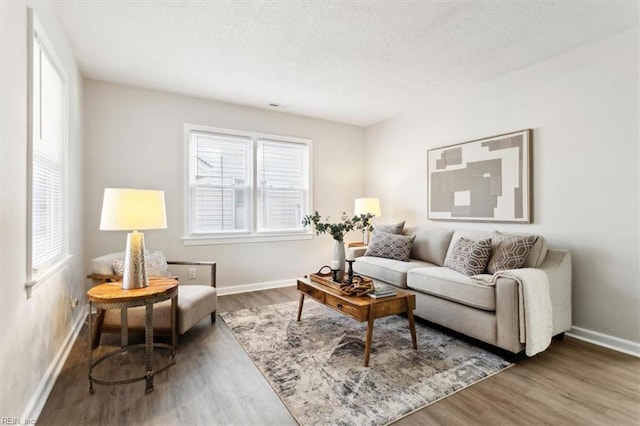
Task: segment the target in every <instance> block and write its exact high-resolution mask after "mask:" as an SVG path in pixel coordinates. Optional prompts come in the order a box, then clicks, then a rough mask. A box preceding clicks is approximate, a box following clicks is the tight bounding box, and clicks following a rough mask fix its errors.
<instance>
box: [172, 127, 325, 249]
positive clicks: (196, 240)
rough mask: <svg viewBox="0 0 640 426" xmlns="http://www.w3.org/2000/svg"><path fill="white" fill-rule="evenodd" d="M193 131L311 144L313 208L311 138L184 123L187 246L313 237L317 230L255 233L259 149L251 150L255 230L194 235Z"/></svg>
mask: <svg viewBox="0 0 640 426" xmlns="http://www.w3.org/2000/svg"><path fill="white" fill-rule="evenodd" d="M192 131H196V132H198V131H200V132H206V133H221V134H226V135H231V136H244V137H249V138H251V139H252V143H253V144H254V145H255V143H256V141H257V140H258V139H271V140H276V141H282V142H294V143H302V144H305V145H307V147H308V149H309V164H308V176H307V179H308V195H307V205H308V208H307V211H308V212H312V211H313V141H312V140H311V139H304V138H296V137H291V136H282V135H272V134H266V133H259V132H251V131H241V130H234V129H226V128H222V127H210V126H203V125H200V124H192V123H185V124H184V159H185V160H184V177H183V180H184V187H183V188H184V194H183V195H184V197H183V203H184V209H183V211H184V224H183V229H184V236H183V238H182V241H183V244H184V245H185V246H193V245H216V244H235V243H257V242H272V241H296V240H310V239H312V238H313V233H312V231H311V230H310V229H307V230H305V231H302V232H298V231H294V232H291V231H289V232H282V231H274V232H260V233H259V234H258V233H254V232H255V230H256V224H257V220H258V218H257V210H256V208H255V206H256V205H257V202H258V200H257V197H258V191H257V190H256V188H257V185H256V179H257V164H256V162H255V160H254V158H253V157H254V156H255V152H254V151H255V149H252V150H251V179H252V185H251V186H252V188H253V190H252V191H251V217H250V219H251V229H252V230H253V231H252V232H239V233H233V234H229V235H223V233H220V234H215V235H213V234H211V235H202V236H199V235H191V234H190V228H191V195H190V193H191V187H190V183H189V178H190V176H189V172H190V167H191V164H190V162H191V161H192V159H191V155H190V153H191V152H190V143H191V132H192Z"/></svg>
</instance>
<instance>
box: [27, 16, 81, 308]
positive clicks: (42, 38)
mask: <svg viewBox="0 0 640 426" xmlns="http://www.w3.org/2000/svg"><path fill="white" fill-rule="evenodd" d="M27 10H28V28H27V31H28V34H27V35H28V42H27V55H28V65H29V66H28V67H27V68H28V71H27V83H28V84H27V87H28V89H27V102H28V104H27V141H28V142H27V262H26V263H27V265H26V266H27V270H26V278H27V279H26V282H25V289H26V292H27V298H29V297H31V292H32V291H33V290H34V289H36V288H37V287H39V285H40V284H41V283H43V282H46V281H47V279H48V278H50V277H51V276H52V275H54V274H55V273H57V272H58V271H60V270H61V269H62V268H63V267H64V266H65V265H67V264H68V263H69V262H70V261H71V259H72V257H73V256H71V255H70V254H69V219H68V218H69V214H68V212H69V206H68V198H69V149H68V137H69V84H68V82H69V79H68V76H67V72H66V70H65V68H64V67H63V66H62V61H61V60H60V59H59V57H58V56H57V54H56V51H55V49H54V48H53V44H52V43H51V41H50V40H49V38H48V37H47V34H46V32H45V31H44V28H43V27H42V25H41V24H40V22H39V21H38V19H37V17H36V15H35V12H34V11H33V9H32V8H28V9H27ZM36 37H37V38H38V40H39V42H40V44H41V46H42V48H43V49H44V50H45V52H46V54H47V56H48V58H49V59H50V61H51V62H52V63H53V65H54V66H55V67H56V69H57V70H58V72H59V74H60V77H61V78H62V82H63V85H64V91H63V92H64V100H63V104H64V107H63V109H64V110H63V112H62V114H63V120H64V125H63V135H62V151H63V154H62V155H63V158H64V168H63V176H62V179H63V183H62V192H63V194H62V240H63V241H62V255H61V256H60V258H59V259H57V261H55V262H54V263H52V264H50V265H47V267H45V268H44V269H43V270H40V271H38V272H37V273H34V271H33V264H32V261H33V252H32V249H33V247H32V245H33V236H32V235H33V234H32V230H33V208H32V201H33V200H32V196H33V191H32V185H33V121H34V118H33V80H34V74H33V50H34V38H36Z"/></svg>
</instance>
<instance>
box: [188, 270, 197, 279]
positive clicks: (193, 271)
mask: <svg viewBox="0 0 640 426" xmlns="http://www.w3.org/2000/svg"><path fill="white" fill-rule="evenodd" d="M189 279H190V280H195V279H196V268H189Z"/></svg>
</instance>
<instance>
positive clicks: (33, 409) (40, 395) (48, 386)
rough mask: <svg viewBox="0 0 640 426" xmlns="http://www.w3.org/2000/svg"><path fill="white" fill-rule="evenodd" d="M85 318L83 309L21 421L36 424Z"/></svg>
mask: <svg viewBox="0 0 640 426" xmlns="http://www.w3.org/2000/svg"><path fill="white" fill-rule="evenodd" d="M86 317H87V315H86V309H85V308H83V309H82V313H81V314H80V315H78V318H76V320H75V322H74V324H73V327H72V328H71V331H70V332H69V334H68V335H67V338H66V339H65V341H64V343H63V344H62V346H61V347H60V350H59V351H58V353H57V354H56V356H55V358H54V359H53V361H51V364H50V365H49V368H48V369H47V372H46V373H45V374H44V376H43V377H42V380H40V383H39V384H38V387H37V388H36V390H35V392H34V393H33V395H32V396H31V399H30V400H29V403H28V404H27V406H26V408H25V409H24V413H23V414H22V419H29V420H33V421H36V422H37V420H38V417H40V413H41V412H42V409H43V408H44V404H45V403H46V402H47V398H49V394H50V393H51V391H52V390H53V385H55V383H56V380H57V379H58V376H59V375H60V371H62V367H64V363H65V362H66V361H67V357H68V356H69V352H71V348H73V344H74V343H75V341H76V339H77V338H78V335H79V334H80V330H82V325H83V324H84V320H85V318H86Z"/></svg>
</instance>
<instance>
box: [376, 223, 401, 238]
mask: <svg viewBox="0 0 640 426" xmlns="http://www.w3.org/2000/svg"><path fill="white" fill-rule="evenodd" d="M403 229H404V220H403V221H402V222H398V223H395V224H393V225H373V230H374V231H378V232H386V233H389V234H398V235H400V234H402V230H403Z"/></svg>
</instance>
